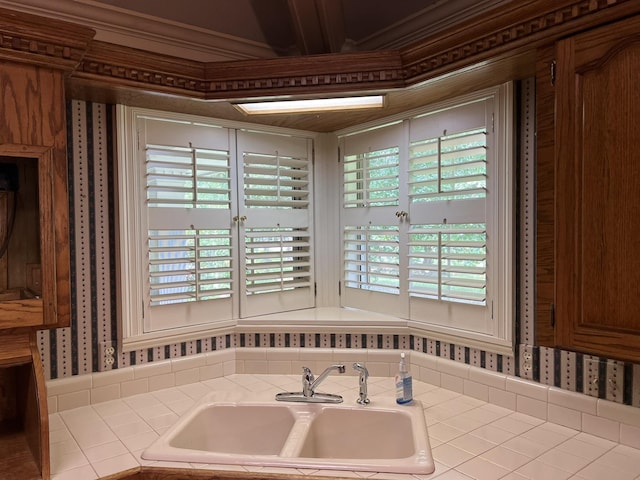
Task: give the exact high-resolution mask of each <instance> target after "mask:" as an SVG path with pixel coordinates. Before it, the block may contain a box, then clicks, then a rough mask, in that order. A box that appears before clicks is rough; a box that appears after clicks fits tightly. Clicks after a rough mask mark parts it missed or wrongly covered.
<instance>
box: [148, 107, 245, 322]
mask: <svg viewBox="0 0 640 480" xmlns="http://www.w3.org/2000/svg"><path fill="white" fill-rule="evenodd" d="M139 122H140V125H139V132H140V137H141V141H142V142H143V143H142V144H141V148H143V149H144V154H145V159H146V161H145V164H144V168H145V175H144V179H145V197H146V206H147V212H146V217H145V219H146V228H147V232H148V238H147V261H148V278H147V285H148V287H147V291H148V296H147V301H148V305H149V309H148V312H147V314H146V315H145V322H144V325H145V332H156V331H160V330H164V329H168V328H175V327H195V326H197V325H204V324H208V323H211V322H216V321H224V320H230V319H232V318H233V312H234V303H233V302H234V298H233V295H234V282H237V280H236V279H235V276H237V274H234V270H233V261H232V258H233V255H234V254H235V252H234V250H235V247H234V243H235V241H234V236H235V234H234V231H233V230H232V228H231V224H232V222H231V205H232V200H233V199H232V193H233V185H232V184H233V182H234V181H235V180H234V172H233V170H232V165H231V153H230V140H229V136H230V132H229V131H228V130H227V129H224V128H216V127H211V126H204V125H194V124H190V123H188V124H185V123H183V122H171V121H165V120H159V119H150V118H146V119H141V120H140V121H139Z"/></svg>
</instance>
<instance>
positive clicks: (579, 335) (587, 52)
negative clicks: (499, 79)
mask: <svg viewBox="0 0 640 480" xmlns="http://www.w3.org/2000/svg"><path fill="white" fill-rule="evenodd" d="M638 32H640V16H635V17H632V18H629V19H626V20H622V21H619V22H616V23H613V24H609V25H606V26H602V27H599V28H595V29H592V30H589V31H587V32H585V33H581V34H578V35H574V36H572V37H570V38H567V39H564V40H561V41H559V42H557V43H556V46H555V61H554V62H553V63H550V65H549V66H550V68H551V69H552V70H554V72H553V73H555V85H554V86H553V87H549V86H548V85H544V82H545V80H546V78H549V77H546V78H545V79H539V85H540V83H541V82H542V83H543V85H542V88H541V92H540V95H541V96H542V99H541V100H539V103H538V105H540V104H541V103H540V102H541V101H544V98H545V95H546V94H547V93H548V92H549V88H553V97H550V98H553V100H554V104H555V106H554V108H555V110H554V113H555V115H554V119H552V120H553V122H554V124H553V132H554V137H553V141H552V144H551V145H550V143H549V142H548V140H550V137H549V136H547V137H545V125H544V124H543V125H542V131H539V134H542V138H539V141H540V142H541V144H540V145H539V147H538V155H539V159H540V163H539V165H538V168H543V169H544V168H549V167H550V165H549V163H548V162H547V160H548V156H549V154H551V153H553V159H554V160H553V161H554V163H553V168H554V172H553V175H546V174H545V173H544V171H543V172H541V173H540V174H539V176H538V182H541V181H547V182H548V181H549V180H551V181H553V182H554V185H553V188H554V197H553V198H552V200H553V204H552V205H549V204H541V203H539V204H538V207H539V208H538V210H539V215H540V214H542V216H543V217H544V215H549V216H551V214H552V222H553V235H554V238H553V241H552V242H549V243H550V244H551V245H554V244H555V252H554V253H555V254H554V258H553V261H554V265H553V266H552V271H553V273H554V275H555V278H554V279H553V280H554V287H555V288H554V290H553V292H552V293H553V300H552V304H551V305H550V312H549V314H550V315H552V316H554V317H555V331H554V340H553V341H554V344H555V346H560V347H563V348H567V349H570V350H576V351H580V352H585V353H591V354H596V355H600V356H605V357H610V358H619V359H625V360H631V361H640V215H639V214H638V211H639V208H640V149H639V148H638V146H639V145H640V134H639V132H640V125H639V124H638V119H639V118H640V81H639V78H640V77H639V76H638V75H639V74H638V72H640V37H638ZM541 71H542V72H544V69H541ZM547 106H549V105H547ZM543 115H544V114H543ZM541 118H544V117H541ZM539 127H540V125H539ZM545 156H546V158H545ZM545 189H546V190H545ZM540 190H541V191H542V193H543V198H544V200H545V201H548V200H549V196H548V195H546V192H548V185H547V186H541V187H540ZM541 206H542V212H540V207H541ZM550 207H552V208H553V210H552V211H551V210H550ZM546 227H548V225H547V226H546ZM543 232H544V229H543ZM546 232H547V233H548V232H549V229H548V228H547V229H546ZM541 241H542V242H543V243H544V242H547V241H548V240H547V239H545V238H544V237H543V238H541ZM539 262H540V260H539ZM538 266H539V268H540V263H538ZM542 266H543V267H544V265H542ZM542 274H543V275H544V274H545V273H544V272H543V273H542ZM549 293H550V292H548V291H547V292H543V294H549ZM539 319H540V317H539ZM540 320H541V321H542V322H543V323H544V322H545V319H544V317H543V318H541V319H540ZM551 320H553V319H551Z"/></svg>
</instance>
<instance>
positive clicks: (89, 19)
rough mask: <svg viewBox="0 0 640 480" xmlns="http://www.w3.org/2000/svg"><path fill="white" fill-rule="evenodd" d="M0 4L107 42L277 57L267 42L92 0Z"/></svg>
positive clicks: (211, 56)
mask: <svg viewBox="0 0 640 480" xmlns="http://www.w3.org/2000/svg"><path fill="white" fill-rule="evenodd" d="M0 7H6V8H10V9H12V10H15V11H18V12H24V13H29V14H32V15H38V16H41V17H45V18H50V19H55V20H60V21H64V22H69V23H73V24H77V25H83V26H87V27H90V28H92V29H94V30H95V32H96V34H95V39H96V40H99V41H103V42H106V43H113V44H116V45H121V46H128V47H131V48H135V49H140V50H146V51H150V52H154V53H159V54H165V55H173V56H176V57H179V58H186V59H190V60H196V61H201V62H215V61H231V60H246V59H251V58H274V57H276V56H277V55H276V53H275V52H274V51H273V50H272V49H271V48H270V47H269V46H268V45H266V44H264V43H259V42H252V41H250V40H246V39H243V38H239V37H234V36H232V35H226V34H223V33H219V32H213V31H211V30H207V29H204V28H199V27H195V26H191V25H185V24H182V23H178V22H171V21H168V20H165V19H162V18H158V17H153V16H150V15H144V14H141V13H137V12H132V11H130V10H125V9H121V8H117V7H113V6H111V5H107V4H104V3H99V2H94V1H91V0H55V2H52V0H20V1H16V0H0Z"/></svg>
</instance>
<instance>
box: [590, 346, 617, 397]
mask: <svg viewBox="0 0 640 480" xmlns="http://www.w3.org/2000/svg"><path fill="white" fill-rule="evenodd" d="M583 372H584V387H583V393H585V394H586V395H590V396H592V397H600V396H601V395H602V396H603V398H605V399H607V400H611V401H614V402H615V401H620V400H621V399H622V395H623V387H624V385H623V383H624V366H623V365H622V364H619V363H618V362H616V361H613V360H607V361H605V362H602V361H600V359H598V358H593V357H586V358H585V359H584V365H583Z"/></svg>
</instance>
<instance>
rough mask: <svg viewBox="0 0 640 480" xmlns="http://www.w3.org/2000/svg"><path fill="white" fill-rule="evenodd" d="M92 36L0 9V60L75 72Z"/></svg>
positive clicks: (75, 27)
mask: <svg viewBox="0 0 640 480" xmlns="http://www.w3.org/2000/svg"><path fill="white" fill-rule="evenodd" d="M94 34H95V32H94V31H93V30H91V29H89V28H86V27H83V26H79V25H75V24H69V23H66V22H60V21H56V20H52V19H44V18H42V17H38V16H35V15H30V14H25V13H18V12H15V11H12V10H7V9H3V8H0V59H5V60H16V61H20V62H22V63H31V64H36V65H42V66H48V67H51V68H58V69H62V70H67V71H72V70H75V69H76V68H77V67H78V65H79V64H80V62H81V61H82V59H83V57H84V55H85V53H86V51H87V48H88V45H89V42H91V40H92V39H93V36H94Z"/></svg>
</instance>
